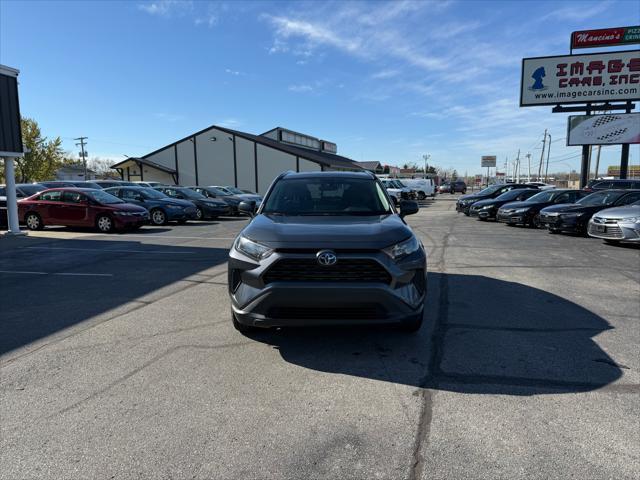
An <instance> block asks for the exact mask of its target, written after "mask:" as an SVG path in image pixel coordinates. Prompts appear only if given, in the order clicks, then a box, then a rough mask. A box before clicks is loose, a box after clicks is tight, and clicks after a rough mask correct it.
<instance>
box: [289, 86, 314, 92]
mask: <svg viewBox="0 0 640 480" xmlns="http://www.w3.org/2000/svg"><path fill="white" fill-rule="evenodd" d="M288 90H289V91H290V92H295V93H307V92H313V87H312V86H311V85H307V84H300V85H289V88H288Z"/></svg>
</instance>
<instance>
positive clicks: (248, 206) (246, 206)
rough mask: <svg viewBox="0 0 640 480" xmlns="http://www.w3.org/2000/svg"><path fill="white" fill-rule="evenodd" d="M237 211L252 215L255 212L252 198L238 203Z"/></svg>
mask: <svg viewBox="0 0 640 480" xmlns="http://www.w3.org/2000/svg"><path fill="white" fill-rule="evenodd" d="M238 212H240V213H244V214H245V215H249V216H250V217H253V216H254V215H255V214H256V202H255V201H254V200H245V201H242V202H240V203H239V204H238Z"/></svg>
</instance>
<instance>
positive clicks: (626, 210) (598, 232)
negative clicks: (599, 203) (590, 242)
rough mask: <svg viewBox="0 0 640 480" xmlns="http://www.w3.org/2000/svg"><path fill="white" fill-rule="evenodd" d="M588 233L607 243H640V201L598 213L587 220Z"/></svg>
mask: <svg viewBox="0 0 640 480" xmlns="http://www.w3.org/2000/svg"><path fill="white" fill-rule="evenodd" d="M588 232H589V236H591V237H595V238H602V239H604V240H605V241H606V242H609V243H617V242H640V201H637V202H635V203H632V204H631V205H627V206H625V207H615V208H607V209H606V210H601V211H599V212H598V213H596V214H595V215H594V216H593V217H591V220H589V229H588Z"/></svg>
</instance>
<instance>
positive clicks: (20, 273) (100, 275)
mask: <svg viewBox="0 0 640 480" xmlns="http://www.w3.org/2000/svg"><path fill="white" fill-rule="evenodd" d="M0 273H9V274H17V275H67V276H82V277H113V273H74V272H27V271H24V270H0Z"/></svg>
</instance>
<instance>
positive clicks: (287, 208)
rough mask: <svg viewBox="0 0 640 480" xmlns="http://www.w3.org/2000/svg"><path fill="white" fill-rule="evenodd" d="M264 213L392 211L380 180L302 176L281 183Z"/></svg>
mask: <svg viewBox="0 0 640 480" xmlns="http://www.w3.org/2000/svg"><path fill="white" fill-rule="evenodd" d="M262 213H264V214H281V215H384V214H389V213H392V211H391V207H390V206H389V202H388V201H387V197H386V195H385V193H384V192H383V190H382V189H381V188H380V186H379V184H378V183H377V182H374V181H371V180H361V179H356V178H327V179H315V178H312V179H307V178H300V179H291V180H282V181H280V182H277V183H276V185H275V186H274V188H273V191H272V192H271V194H270V195H269V197H268V198H267V200H266V203H265V205H264V209H263V211H262Z"/></svg>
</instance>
